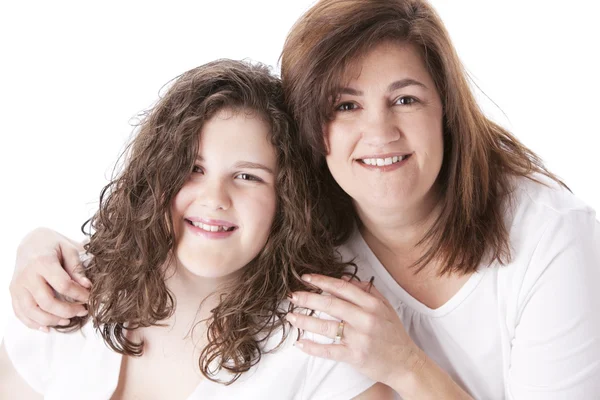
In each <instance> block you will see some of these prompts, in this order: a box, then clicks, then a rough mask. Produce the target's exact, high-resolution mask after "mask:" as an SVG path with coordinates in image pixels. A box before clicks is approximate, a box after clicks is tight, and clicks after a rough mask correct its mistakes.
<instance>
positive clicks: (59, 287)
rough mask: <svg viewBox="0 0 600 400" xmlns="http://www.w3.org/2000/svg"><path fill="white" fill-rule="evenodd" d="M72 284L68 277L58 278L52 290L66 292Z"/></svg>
mask: <svg viewBox="0 0 600 400" xmlns="http://www.w3.org/2000/svg"><path fill="white" fill-rule="evenodd" d="M72 286H73V281H71V280H70V279H60V280H59V281H58V282H56V287H55V288H54V290H56V291H57V292H58V293H61V294H67V293H68V292H69V290H70V289H71V288H72Z"/></svg>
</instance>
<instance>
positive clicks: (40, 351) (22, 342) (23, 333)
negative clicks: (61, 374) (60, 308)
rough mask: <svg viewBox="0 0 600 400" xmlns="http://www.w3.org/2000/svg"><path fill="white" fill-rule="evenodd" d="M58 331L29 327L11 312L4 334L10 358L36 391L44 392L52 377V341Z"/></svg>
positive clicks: (18, 371) (19, 372)
mask: <svg viewBox="0 0 600 400" xmlns="http://www.w3.org/2000/svg"><path fill="white" fill-rule="evenodd" d="M55 335H56V332H55V331H54V330H53V329H51V330H50V333H43V332H40V331H37V330H34V329H29V328H28V327H26V326H25V325H23V324H22V323H21V321H19V320H18V319H17V317H15V316H14V315H12V314H11V316H10V317H9V321H8V325H7V327H6V331H5V334H4V346H5V347H6V352H7V354H8V358H9V359H10V361H11V362H12V364H13V367H14V368H15V370H16V371H17V373H18V374H19V375H20V376H21V377H22V378H23V380H25V382H27V384H28V385H29V386H30V387H31V388H32V389H33V390H35V391H36V392H38V393H40V394H44V393H45V391H46V388H47V384H48V381H49V379H50V371H51V365H50V359H51V354H52V346H53V344H52V342H53V340H54V338H55Z"/></svg>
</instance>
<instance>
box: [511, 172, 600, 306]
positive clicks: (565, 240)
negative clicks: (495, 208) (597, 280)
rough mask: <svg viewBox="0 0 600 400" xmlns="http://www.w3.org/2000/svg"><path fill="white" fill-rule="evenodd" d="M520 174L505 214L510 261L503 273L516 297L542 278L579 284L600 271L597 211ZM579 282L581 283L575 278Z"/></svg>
mask: <svg viewBox="0 0 600 400" xmlns="http://www.w3.org/2000/svg"><path fill="white" fill-rule="evenodd" d="M533 178H534V179H535V180H532V179H527V178H518V179H516V181H515V183H516V184H515V190H514V192H513V197H512V199H511V202H512V204H511V209H510V212H509V213H508V215H507V218H508V221H507V228H508V231H509V244H510V252H511V259H510V262H509V263H508V265H505V268H500V271H501V276H504V277H505V278H509V279H508V280H507V281H506V282H507V284H508V285H509V287H512V288H513V290H514V292H515V293H518V296H517V298H519V299H520V300H522V301H523V302H525V299H526V297H527V294H528V293H530V292H531V291H532V290H534V289H535V288H536V287H538V286H539V285H540V284H541V283H542V282H547V281H549V280H550V279H551V278H554V279H558V280H560V281H561V284H563V285H569V282H570V281H573V282H572V283H573V285H580V284H582V282H580V281H577V279H579V278H580V277H581V276H595V275H597V271H599V270H600V223H598V221H596V213H595V211H594V210H593V209H592V208H591V207H589V206H588V205H587V204H585V202H583V201H582V200H580V199H579V198H577V197H576V196H575V195H574V194H573V193H571V192H570V191H569V190H568V189H567V188H565V187H564V186H562V185H560V184H558V183H557V182H555V181H553V180H551V179H550V178H547V177H545V176H539V175H535V176H534V177H533ZM575 281H577V282H575Z"/></svg>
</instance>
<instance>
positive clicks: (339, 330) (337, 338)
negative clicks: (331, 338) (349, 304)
mask: <svg viewBox="0 0 600 400" xmlns="http://www.w3.org/2000/svg"><path fill="white" fill-rule="evenodd" d="M342 337H344V321H340V323H339V324H338V328H337V335H335V342H336V343H339V342H341V341H342Z"/></svg>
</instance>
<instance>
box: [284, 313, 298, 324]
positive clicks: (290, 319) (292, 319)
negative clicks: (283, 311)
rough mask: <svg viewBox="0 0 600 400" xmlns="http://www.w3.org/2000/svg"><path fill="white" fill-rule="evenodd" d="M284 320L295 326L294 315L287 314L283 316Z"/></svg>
mask: <svg viewBox="0 0 600 400" xmlns="http://www.w3.org/2000/svg"><path fill="white" fill-rule="evenodd" d="M285 318H286V319H287V320H288V321H290V322H291V323H292V324H295V323H296V320H297V319H298V318H296V316H295V315H294V314H292V313H288V314H287V315H286V316H285Z"/></svg>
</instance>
